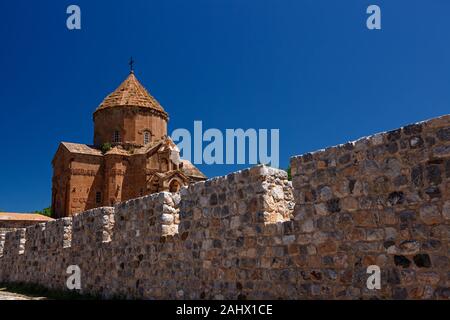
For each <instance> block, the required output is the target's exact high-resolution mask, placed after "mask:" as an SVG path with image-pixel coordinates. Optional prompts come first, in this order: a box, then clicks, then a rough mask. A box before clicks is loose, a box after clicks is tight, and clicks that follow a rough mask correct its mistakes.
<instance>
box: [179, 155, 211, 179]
mask: <svg viewBox="0 0 450 320" xmlns="http://www.w3.org/2000/svg"><path fill="white" fill-rule="evenodd" d="M181 163H182V164H183V167H182V168H181V171H182V172H183V173H184V174H185V175H187V176H188V177H195V178H201V179H206V178H207V177H206V176H205V175H204V174H203V173H202V172H201V171H200V170H199V169H198V168H197V167H196V166H194V165H193V164H192V162H190V161H189V160H181Z"/></svg>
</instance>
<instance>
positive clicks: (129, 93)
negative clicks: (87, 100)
mask: <svg viewBox="0 0 450 320" xmlns="http://www.w3.org/2000/svg"><path fill="white" fill-rule="evenodd" d="M121 106H135V107H144V108H150V109H153V110H156V111H159V112H162V113H164V114H166V112H165V111H164V109H163V107H162V106H161V105H160V104H159V102H158V101H157V100H156V99H155V98H154V97H152V95H151V94H150V93H149V92H148V91H147V90H146V89H145V88H144V86H143V85H142V84H141V83H140V82H139V80H138V79H137V78H136V76H135V75H134V73H133V72H131V73H130V75H129V76H128V77H127V78H126V79H125V81H124V82H122V84H121V85H120V86H119V87H118V88H117V89H116V90H115V91H114V92H113V93H111V94H110V95H108V96H107V97H106V98H105V99H104V100H103V102H102V103H101V104H100V106H99V107H98V108H97V110H96V111H99V110H102V109H106V108H112V107H121ZM166 115H167V114H166Z"/></svg>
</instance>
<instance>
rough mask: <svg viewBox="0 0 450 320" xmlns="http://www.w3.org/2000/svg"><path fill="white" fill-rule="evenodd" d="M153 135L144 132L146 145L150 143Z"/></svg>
mask: <svg viewBox="0 0 450 320" xmlns="http://www.w3.org/2000/svg"><path fill="white" fill-rule="evenodd" d="M150 138H151V134H150V132H148V131H145V132H144V145H146V144H149V143H150Z"/></svg>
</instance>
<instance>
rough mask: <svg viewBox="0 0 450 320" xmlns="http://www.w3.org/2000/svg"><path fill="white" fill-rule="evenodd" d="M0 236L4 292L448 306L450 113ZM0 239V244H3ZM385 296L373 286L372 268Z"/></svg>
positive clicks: (0, 262)
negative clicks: (280, 166) (71, 275)
mask: <svg viewBox="0 0 450 320" xmlns="http://www.w3.org/2000/svg"><path fill="white" fill-rule="evenodd" d="M291 168H292V175H293V188H292V186H291V183H290V182H289V181H287V174H286V173H285V172H284V171H282V170H276V169H272V168H268V167H265V166H258V167H255V168H252V169H248V170H244V171H240V172H236V173H232V174H229V175H228V176H225V177H219V178H214V179H211V180H208V181H205V182H199V183H196V184H193V185H190V186H189V187H186V188H183V189H182V190H181V191H180V193H159V194H153V195H150V196H146V197H143V198H138V199H134V200H130V201H127V202H124V203H121V204H119V205H117V206H115V207H111V208H98V209H93V210H90V211H87V212H85V213H82V214H80V215H77V216H75V217H73V218H65V219H60V220H56V221H52V222H49V223H46V224H39V225H36V226H33V227H29V228H27V229H20V230H18V231H15V232H10V233H7V234H6V236H5V239H4V240H2V237H0V248H1V247H2V246H3V247H4V248H3V253H2V252H1V250H0V256H1V257H0V282H2V281H3V282H27V283H37V284H41V285H44V286H47V287H50V288H52V289H65V288H66V286H65V283H66V279H67V277H68V275H67V274H66V269H67V267H68V266H69V265H78V266H79V267H80V269H81V273H82V274H81V281H82V292H83V293H90V294H96V295H97V294H98V295H100V296H102V297H104V298H113V297H126V298H144V299H277V298H282V299H360V298H365V299H369V298H381V299H389V298H395V299H404V298H409V299H414V298H428V299H449V296H450V283H449V276H450V266H449V263H450V262H449V256H450V255H449V247H448V239H449V235H450V194H449V192H450V191H449V188H448V187H447V185H448V184H449V183H450V116H445V117H441V118H437V119H433V120H430V121H427V122H424V123H420V124H415V125H412V126H407V127H404V128H402V129H399V130H395V131H391V132H388V133H383V134H378V135H375V136H372V137H369V138H364V139H361V140H358V141H356V142H352V143H348V144H345V145H342V146H337V147H333V148H329V149H326V150H322V151H318V152H315V153H312V154H306V155H303V156H299V157H294V158H292V160H291ZM2 243H3V244H2ZM374 264H376V265H378V266H379V267H380V268H381V289H380V290H368V289H367V287H366V280H367V277H368V276H369V275H368V274H367V273H366V268H367V266H369V265H374Z"/></svg>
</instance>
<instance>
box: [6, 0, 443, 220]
mask: <svg viewBox="0 0 450 320" xmlns="http://www.w3.org/2000/svg"><path fill="white" fill-rule="evenodd" d="M70 4H77V5H79V6H80V7H81V10H82V30H81V31H69V30H67V28H66V17H67V15H66V8H67V6H68V5H70ZM370 4H378V5H379V6H380V7H381V9H382V30H381V31H369V30H368V29H367V28H366V26H365V21H366V18H367V15H366V13H365V11H366V8H367V7H368V5H370ZM0 15H1V18H0V19H1V20H0V39H1V50H0V75H1V76H0V97H1V102H0V119H1V127H2V132H3V134H2V148H1V150H2V154H1V157H0V168H1V171H0V209H2V210H7V211H19V212H24V211H32V210H37V209H42V208H44V207H47V206H49V204H50V203H51V176H52V167H51V160H52V157H53V155H54V153H55V151H56V149H57V146H58V143H59V142H60V141H70V142H79V143H92V136H93V122H92V112H93V111H94V110H95V108H96V107H97V105H98V104H99V103H100V102H101V101H102V99H103V98H104V97H105V96H106V95H107V94H108V93H110V92H111V91H112V90H114V89H115V88H116V87H117V86H118V85H119V84H120V82H121V81H122V80H123V79H124V78H125V77H126V76H127V73H128V69H127V68H128V66H127V61H128V59H129V57H130V56H131V55H132V56H133V57H134V58H135V60H136V75H137V77H138V78H139V79H140V80H141V82H142V83H143V84H144V85H145V86H146V87H147V89H149V91H150V92H151V93H152V94H153V95H154V96H155V97H156V98H157V99H158V100H159V101H160V103H161V104H162V105H163V106H164V108H165V109H166V110H167V111H168V112H169V114H170V115H171V121H170V123H169V128H170V132H172V130H173V129H176V128H188V129H190V128H192V127H193V121H194V120H202V121H203V124H204V127H206V128H219V129H223V130H224V129H226V128H244V129H246V128H269V129H270V128H279V129H280V158H281V160H280V161H281V166H282V167H287V165H288V162H289V157H290V156H292V155H298V154H302V153H305V152H308V151H314V150H316V149H321V148H323V147H327V146H331V145H335V144H339V143H343V142H346V141H348V140H354V139H356V138H358V137H361V136H365V135H369V134H373V133H376V132H380V131H385V130H389V129H394V128H397V127H399V126H402V125H404V124H408V123H411V122H416V121H420V120H424V119H427V118H432V117H435V116H438V115H442V114H446V113H450V41H449V36H450V32H449V31H450V25H449V21H450V20H449V16H450V1H448V0H430V1H424V0H422V1H414V0H408V1H406V0H396V1H391V0H389V1H381V0H374V1H370V2H369V1H361V0H358V1H357V0H345V1H332V0H329V1H324V0H311V1H306V0H303V1H301V0H291V1H285V0H270V1H268V0H253V1H250V0H214V1H211V0H201V1H199V0H192V1H185V0H180V1H172V0H164V1H163V0H160V1H149V0H142V1H135V0H134V1H132V0H128V1H92V0H89V1H84V0H73V1H70V2H69V1H61V0H54V1H50V0H48V1H31V0H29V1H23V0H15V1H1V2H0ZM200 168H201V169H202V170H203V171H204V172H205V173H206V174H207V175H208V176H216V175H223V174H226V173H228V172H231V171H234V170H236V169H238V168H240V167H236V166H229V165H228V166H227V165H223V166H200Z"/></svg>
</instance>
